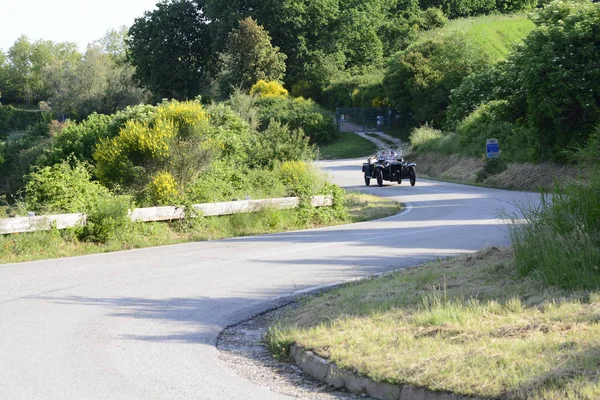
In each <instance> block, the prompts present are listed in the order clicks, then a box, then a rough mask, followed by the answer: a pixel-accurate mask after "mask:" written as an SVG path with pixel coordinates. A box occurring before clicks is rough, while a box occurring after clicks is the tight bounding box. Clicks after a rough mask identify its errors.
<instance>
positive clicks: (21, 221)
mask: <svg viewBox="0 0 600 400" xmlns="http://www.w3.org/2000/svg"><path fill="white" fill-rule="evenodd" d="M299 204H300V199H299V198H298V197H283V198H278V199H262V200H240V201H227V202H223V203H204V204H194V205H193V206H192V207H193V208H194V210H195V211H197V212H198V215H199V216H203V217H211V216H217V215H230V214H238V213H246V212H256V211H260V210H262V209H263V208H266V207H273V208H278V209H289V208H296V207H298V205H299ZM332 204H333V197H332V196H314V197H313V198H312V200H311V205H312V206H313V207H326V206H331V205H332ZM129 218H131V220H132V221H136V222H151V221H170V220H173V219H183V218H185V209H184V208H181V207H174V206H166V207H148V208H136V209H134V210H130V211H129ZM85 223H86V215H85V214H81V213H80V214H59V215H40V216H32V217H17V218H6V219H0V234H9V233H25V232H35V231H48V230H51V229H66V228H73V227H75V226H83V225H85Z"/></svg>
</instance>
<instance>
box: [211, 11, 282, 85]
mask: <svg viewBox="0 0 600 400" xmlns="http://www.w3.org/2000/svg"><path fill="white" fill-rule="evenodd" d="M285 59H286V55H285V54H283V53H281V52H280V51H279V48H278V47H274V46H273V45H272V44H271V37H270V36H269V34H268V32H267V31H265V29H264V28H263V27H262V26H260V25H258V24H257V23H256V21H254V20H253V19H252V18H250V17H248V18H246V19H244V20H243V21H241V22H240V24H239V28H237V29H234V30H233V31H231V33H230V34H229V38H228V40H227V50H226V52H225V53H223V55H222V60H223V72H222V74H221V76H220V85H221V90H222V91H223V92H224V93H227V94H228V93H230V92H231V88H232V87H233V88H238V87H239V88H242V89H244V90H249V89H250V88H251V87H252V85H254V84H255V83H256V82H258V81H259V80H261V79H262V80H265V81H276V82H282V81H283V77H284V75H285Z"/></svg>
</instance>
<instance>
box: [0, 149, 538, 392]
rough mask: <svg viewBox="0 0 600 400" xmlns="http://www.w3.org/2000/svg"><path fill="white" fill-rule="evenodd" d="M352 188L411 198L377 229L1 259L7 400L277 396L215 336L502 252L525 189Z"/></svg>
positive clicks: (0, 330) (347, 165) (334, 167)
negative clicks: (274, 312)
mask: <svg viewBox="0 0 600 400" xmlns="http://www.w3.org/2000/svg"><path fill="white" fill-rule="evenodd" d="M361 162H362V160H345V161H332V162H322V163H320V166H321V167H322V168H323V169H325V170H327V171H329V173H330V174H331V175H332V177H333V178H334V179H335V181H336V182H337V183H338V184H340V185H342V186H344V187H346V188H349V189H360V190H364V191H365V192H368V193H372V194H376V195H379V196H383V197H389V198H393V199H394V200H397V201H401V202H404V203H407V205H408V207H407V209H406V210H405V211H404V212H403V213H402V214H400V215H397V216H394V217H391V218H387V219H385V220H380V221H371V222H365V223H360V224H354V225H347V226H337V227H330V228H325V229H315V230H309V231H301V232H289V233H282V234H274V235H266V236H258V237H248V238H238V239H230V240H220V241H213V242H201V243H190V244H183V245H176V246H166V247H158V248H149V249H143V250H133V251H127V252H118V253H111V254H99V255H91V256H85V257H74V258H67V259H60V260H48V261H40V262H30V263H21V264H10V265H0V399H10V400H17V399H27V400H34V399H177V400H183V399H281V398H285V397H284V396H282V395H280V394H277V393H273V392H270V391H268V390H267V389H265V388H261V387H258V386H255V385H254V384H252V383H250V382H248V381H246V380H245V379H243V378H240V377H238V376H237V375H235V374H234V373H233V372H232V371H231V370H229V369H228V368H227V366H226V365H225V364H224V363H223V362H222V361H220V360H219V357H218V350H217V349H216V348H215V342H216V338H217V335H218V334H219V332H220V331H221V330H222V329H223V328H224V327H226V326H228V325H230V324H233V323H236V322H239V321H242V320H244V319H246V318H248V317H250V316H251V315H254V314H256V313H258V312H261V311H263V310H265V309H267V308H269V307H270V306H272V305H273V304H274V302H276V298H278V297H280V296H285V295H290V294H292V293H294V292H298V291H301V290H305V289H307V288H310V287H314V286H317V285H326V284H332V283H335V282H340V281H345V280H349V279H352V278H356V277H362V276H365V275H370V274H373V273H377V272H381V271H386V270H390V269H395V268H400V267H407V266H412V265H415V264H419V263H423V262H424V261H426V260H429V259H435V258H436V257H445V256H452V255H457V254H461V253H466V252H471V251H474V250H477V249H481V248H484V247H486V246H491V245H506V244H508V242H509V240H508V235H507V229H506V224H507V221H506V220H503V219H502V218H500V217H501V216H503V215H506V214H511V213H513V212H515V210H516V208H515V203H519V204H525V203H527V202H529V201H536V199H537V196H536V195H533V194H527V193H519V192H509V191H502V190H493V189H486V188H479V187H470V186H463V185H456V184H450V183H440V182H434V181H427V180H418V181H417V186H415V187H410V186H409V185H407V184H406V183H403V184H402V185H397V184H395V183H392V184H388V185H386V186H384V187H382V188H378V187H369V188H367V187H365V186H364V185H362V183H363V182H362V181H363V179H362V174H361V169H360V168H361V167H360V166H361Z"/></svg>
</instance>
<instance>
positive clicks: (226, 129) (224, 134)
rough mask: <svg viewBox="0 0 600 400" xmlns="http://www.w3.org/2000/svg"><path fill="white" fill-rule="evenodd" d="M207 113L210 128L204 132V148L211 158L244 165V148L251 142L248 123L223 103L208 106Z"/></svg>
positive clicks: (246, 157) (245, 156)
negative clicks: (207, 150) (208, 151)
mask: <svg viewBox="0 0 600 400" xmlns="http://www.w3.org/2000/svg"><path fill="white" fill-rule="evenodd" d="M246 96H247V95H246ZM248 97H250V96H248ZM207 112H208V114H209V121H210V126H209V128H208V129H207V131H206V132H205V138H206V143H205V147H206V148H207V149H209V150H210V154H211V157H212V158H214V159H222V160H223V159H227V160H230V161H231V162H236V163H246V162H247V159H248V156H247V154H246V146H247V144H248V142H250V140H251V134H250V132H251V128H250V126H249V124H248V122H246V121H245V120H244V119H243V118H242V117H241V116H240V115H239V114H237V113H236V112H235V111H234V110H233V109H232V108H231V107H230V106H228V105H225V104H223V103H219V104H213V105H211V106H209V107H208V108H207Z"/></svg>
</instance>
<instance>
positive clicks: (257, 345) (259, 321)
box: [217, 303, 371, 400]
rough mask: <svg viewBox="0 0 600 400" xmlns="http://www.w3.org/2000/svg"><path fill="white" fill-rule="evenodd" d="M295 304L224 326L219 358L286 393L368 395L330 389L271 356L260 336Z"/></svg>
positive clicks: (329, 398) (310, 399)
mask: <svg viewBox="0 0 600 400" xmlns="http://www.w3.org/2000/svg"><path fill="white" fill-rule="evenodd" d="M294 307H295V303H292V304H289V305H287V306H285V307H282V308H279V309H276V310H273V311H269V312H267V313H264V314H261V315H258V316H256V317H254V318H252V319H251V320H249V321H246V322H242V323H241V324H238V325H235V326H231V327H229V328H227V329H225V330H224V331H223V332H221V334H220V335H219V339H218V341H217V348H218V349H219V350H220V351H221V354H220V358H221V360H223V361H224V362H225V363H227V364H228V365H229V367H230V368H231V369H233V370H234V371H235V372H236V373H237V374H239V375H241V376H242V377H244V378H246V379H248V380H249V381H250V382H252V383H254V384H256V385H259V386H262V387H264V388H266V389H268V390H272V391H275V392H278V393H281V394H285V395H287V396H291V397H295V398H299V399H306V400H334V399H335V400H339V399H344V400H348V399H371V397H368V396H366V395H356V394H352V393H347V392H342V391H338V390H332V389H331V388H330V387H328V386H327V385H326V384H323V383H321V382H318V381H316V380H314V379H312V378H310V377H307V376H306V375H304V373H303V372H302V370H301V369H300V368H298V367H297V366H296V365H294V364H289V363H285V362H280V361H277V360H275V359H274V358H273V357H272V356H271V354H270V353H269V351H268V350H267V348H266V346H265V345H264V344H263V341H262V339H263V337H264V335H265V333H266V332H267V329H268V327H269V325H270V324H271V323H272V322H273V321H274V320H276V319H277V318H278V317H279V316H281V315H282V314H284V313H286V312H288V311H289V310H291V309H293V308H294Z"/></svg>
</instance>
